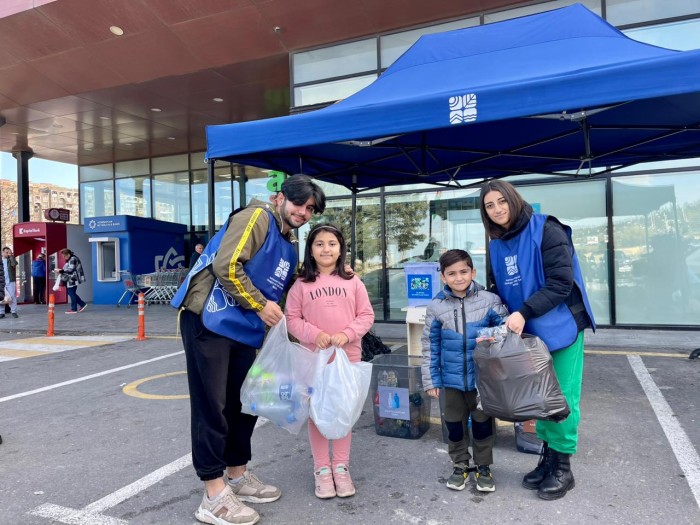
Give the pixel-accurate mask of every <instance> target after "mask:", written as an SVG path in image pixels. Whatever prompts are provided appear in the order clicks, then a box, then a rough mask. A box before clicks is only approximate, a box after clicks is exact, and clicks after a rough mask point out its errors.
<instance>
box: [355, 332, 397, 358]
mask: <svg viewBox="0 0 700 525" xmlns="http://www.w3.org/2000/svg"><path fill="white" fill-rule="evenodd" d="M389 353H391V348H389V347H388V346H386V345H385V344H384V343H383V342H382V339H381V338H380V337H379V336H378V335H377V334H375V333H374V332H373V331H372V330H370V331H369V332H367V333H366V334H365V335H363V336H362V360H363V361H371V360H372V359H374V356H375V355H379V354H389Z"/></svg>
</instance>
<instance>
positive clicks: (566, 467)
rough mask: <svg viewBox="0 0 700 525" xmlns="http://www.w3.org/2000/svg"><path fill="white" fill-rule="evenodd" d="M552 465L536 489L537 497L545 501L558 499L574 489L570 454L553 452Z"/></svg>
mask: <svg viewBox="0 0 700 525" xmlns="http://www.w3.org/2000/svg"><path fill="white" fill-rule="evenodd" d="M554 458H555V459H554V461H555V463H554V465H553V466H552V470H550V472H549V474H548V475H547V477H546V478H545V479H544V481H543V482H542V483H541V484H540V487H539V488H538V489H537V495H538V496H539V497H540V498H542V499H546V500H552V499H559V498H563V497H564V496H566V493H567V492H569V491H570V490H571V489H573V488H574V486H575V485H576V483H575V482H574V473H573V472H571V463H570V462H569V458H571V454H562V453H561V452H556V451H555V452H554Z"/></svg>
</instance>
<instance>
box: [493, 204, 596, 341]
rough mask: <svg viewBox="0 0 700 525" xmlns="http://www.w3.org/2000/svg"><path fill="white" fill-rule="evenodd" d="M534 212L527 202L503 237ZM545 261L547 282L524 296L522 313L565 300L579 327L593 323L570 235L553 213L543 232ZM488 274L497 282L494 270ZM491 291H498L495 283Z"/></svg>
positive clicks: (535, 314) (514, 233)
mask: <svg viewBox="0 0 700 525" xmlns="http://www.w3.org/2000/svg"><path fill="white" fill-rule="evenodd" d="M532 213H533V211H532V207H531V206H530V205H529V204H528V205H527V206H526V207H525V209H523V212H522V213H521V214H520V216H519V217H518V218H517V220H516V221H515V223H514V224H513V227H512V228H511V229H510V230H508V231H507V232H506V233H505V234H504V235H503V237H501V239H502V240H504V241H505V240H508V239H512V238H513V237H516V236H517V235H518V234H519V233H520V232H521V231H522V230H523V228H525V226H527V224H528V222H530V217H532ZM542 265H543V266H544V268H543V269H544V277H545V285H544V287H543V288H540V289H539V290H538V291H537V292H535V293H534V294H532V295H531V296H530V297H528V298H527V299H526V300H525V303H524V304H523V306H522V308H520V310H518V311H519V313H520V314H521V315H522V316H523V317H524V318H525V320H526V321H527V320H529V319H532V318H533V317H539V316H541V315H544V314H545V313H547V312H548V311H550V310H551V309H552V308H554V307H555V306H557V305H559V304H561V303H565V304H566V305H567V306H568V307H569V309H570V310H571V313H572V315H573V316H574V319H575V320H576V327H577V328H578V330H579V331H581V330H583V329H585V328H588V327H590V326H592V323H591V321H590V319H589V318H588V314H587V313H586V308H585V306H584V304H583V298H582V295H581V291H580V290H579V288H578V286H576V285H575V283H574V268H573V257H572V247H571V245H570V243H569V237H568V235H567V234H566V231H564V227H563V226H562V224H561V223H560V222H559V220H558V219H557V218H556V217H552V216H549V218H548V219H547V222H546V223H545V225H544V231H543V233H542ZM489 272H490V270H489ZM489 278H490V279H489V280H490V281H491V283H494V279H493V275H492V273H491V272H490V275H489ZM491 291H493V292H496V293H498V290H496V285H495V283H494V284H493V285H492V290H491Z"/></svg>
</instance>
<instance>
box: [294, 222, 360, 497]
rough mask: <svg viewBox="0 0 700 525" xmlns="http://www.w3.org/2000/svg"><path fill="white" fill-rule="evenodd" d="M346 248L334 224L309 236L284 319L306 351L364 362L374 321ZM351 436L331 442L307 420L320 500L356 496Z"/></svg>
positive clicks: (314, 229)
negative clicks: (335, 352)
mask: <svg viewBox="0 0 700 525" xmlns="http://www.w3.org/2000/svg"><path fill="white" fill-rule="evenodd" d="M346 248H347V245H346V243H345V238H344V237H343V234H342V232H341V231H340V229H339V228H338V227H337V226H335V225H333V224H317V225H316V226H314V227H313V228H311V231H310V232H309V237H308V240H307V242H306V250H305V252H304V264H303V266H302V268H301V271H300V273H299V277H298V279H297V281H296V282H295V283H294V286H292V288H291V289H290V290H289V293H288V294H287V301H286V306H285V315H286V316H287V328H288V329H289V333H291V334H292V335H293V336H294V337H296V338H297V339H298V340H299V342H300V343H301V344H303V345H304V346H305V347H307V348H309V349H311V350H316V349H317V348H327V347H329V346H339V347H342V348H343V349H344V350H345V352H346V353H347V355H348V358H349V359H350V362H352V363H357V362H359V361H360V360H361V358H362V336H363V335H365V334H366V333H367V332H368V331H369V330H370V328H372V324H373V323H374V310H373V309H372V305H371V303H370V301H369V296H368V295H367V289H366V288H365V285H364V284H363V283H362V281H361V280H360V279H359V277H357V276H356V275H349V274H348V273H347V272H346V271H345V253H346ZM351 435H352V432H348V434H347V435H346V436H345V437H343V438H341V439H335V440H333V459H332V460H331V455H330V453H329V443H330V441H329V440H328V439H326V438H325V437H323V435H322V434H321V433H320V432H319V431H318V429H317V428H316V425H315V424H314V422H313V421H312V420H311V419H309V442H310V443H311V452H312V454H313V457H314V477H315V482H316V496H317V497H319V498H322V499H326V498H332V497H334V496H338V497H341V498H346V497H349V496H353V495H354V494H355V486H354V485H353V482H352V478H351V477H350V472H349V471H348V467H349V465H350V440H351Z"/></svg>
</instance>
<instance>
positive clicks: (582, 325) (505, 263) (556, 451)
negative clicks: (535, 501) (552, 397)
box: [480, 180, 595, 500]
mask: <svg viewBox="0 0 700 525" xmlns="http://www.w3.org/2000/svg"><path fill="white" fill-rule="evenodd" d="M480 200H481V220H482V221H483V223H484V228H485V229H486V232H487V233H488V235H489V237H490V238H491V241H490V243H489V257H490V260H491V272H492V274H493V279H491V282H492V283H493V284H494V286H495V289H494V290H493V291H495V292H497V293H498V295H500V296H501V298H502V299H503V302H504V303H505V304H506V305H507V306H508V310H509V311H510V312H511V315H510V316H509V317H508V318H507V319H506V322H505V324H506V326H507V327H508V328H509V329H510V330H512V331H513V332H515V333H516V334H522V333H523V331H524V332H526V333H528V334H533V335H536V336H538V337H539V338H540V339H542V340H543V341H544V342H545V343H546V344H547V348H549V351H550V352H551V353H552V361H553V364H554V371H555V373H556V375H557V379H558V380H559V385H560V386H561V391H562V393H563V394H564V397H565V398H566V401H567V403H568V404H569V408H570V409H571V414H569V417H568V418H566V419H565V420H564V421H562V422H559V423H557V422H553V421H537V423H536V426H535V430H536V432H537V437H538V438H540V439H541V440H542V441H543V442H544V449H543V452H542V456H541V458H540V461H539V463H538V464H537V467H536V468H535V469H534V470H533V471H531V472H528V473H527V474H526V475H525V477H524V478H523V481H522V485H523V487H525V488H526V489H529V490H537V495H538V496H539V497H540V498H542V499H545V500H554V499H559V498H561V497H563V496H565V495H566V493H567V492H568V491H569V490H571V489H573V488H574V474H573V472H572V471H571V462H570V458H571V456H572V455H573V454H575V453H576V450H577V446H578V424H579V419H580V416H581V411H580V407H579V403H580V400H581V383H582V381H583V331H584V329H586V328H589V327H590V328H593V330H595V321H594V319H593V313H592V311H591V307H590V304H589V302H588V296H587V295H586V289H585V287H584V284H583V277H582V275H581V268H580V266H579V262H578V257H577V256H576V251H575V250H574V245H573V242H572V240H571V228H569V227H568V226H566V225H564V224H562V223H561V222H559V220H558V219H556V218H555V217H552V216H548V215H543V214H540V213H535V212H534V211H533V209H532V206H530V204H528V203H527V202H525V200H524V199H523V198H522V197H521V196H520V194H519V193H518V191H517V190H516V189H515V187H514V186H513V185H512V184H510V183H508V182H504V181H500V180H492V181H489V182H487V183H485V184H484V185H483V186H482V188H481V196H480Z"/></svg>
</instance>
